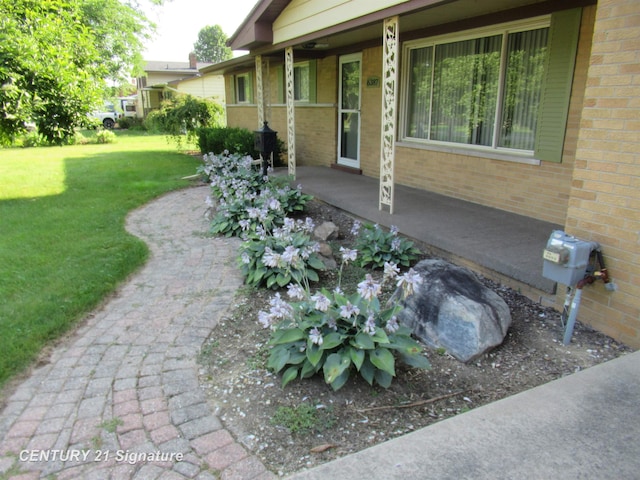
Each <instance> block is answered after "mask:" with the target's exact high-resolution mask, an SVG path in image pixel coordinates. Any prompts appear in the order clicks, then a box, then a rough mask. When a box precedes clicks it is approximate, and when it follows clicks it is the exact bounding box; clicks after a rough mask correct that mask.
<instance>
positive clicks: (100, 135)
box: [96, 130, 116, 143]
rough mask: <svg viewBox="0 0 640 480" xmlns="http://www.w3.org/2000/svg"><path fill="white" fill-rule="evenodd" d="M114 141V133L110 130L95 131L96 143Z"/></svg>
mask: <svg viewBox="0 0 640 480" xmlns="http://www.w3.org/2000/svg"><path fill="white" fill-rule="evenodd" d="M115 141H116V134H115V133H113V132H112V131H110V130H98V132H97V133H96V142H97V143H114V142H115Z"/></svg>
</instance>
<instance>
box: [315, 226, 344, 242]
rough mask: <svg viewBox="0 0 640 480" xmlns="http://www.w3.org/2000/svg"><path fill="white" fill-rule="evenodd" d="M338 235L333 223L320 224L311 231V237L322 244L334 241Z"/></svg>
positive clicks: (338, 232) (336, 227)
mask: <svg viewBox="0 0 640 480" xmlns="http://www.w3.org/2000/svg"><path fill="white" fill-rule="evenodd" d="M339 234H340V229H339V228H338V226H337V225H336V224H335V223H333V222H322V224H321V225H319V226H318V227H316V229H315V230H314V231H313V235H314V236H315V237H316V238H317V239H318V240H320V241H322V242H326V241H327V240H336V239H337V238H338V235H339Z"/></svg>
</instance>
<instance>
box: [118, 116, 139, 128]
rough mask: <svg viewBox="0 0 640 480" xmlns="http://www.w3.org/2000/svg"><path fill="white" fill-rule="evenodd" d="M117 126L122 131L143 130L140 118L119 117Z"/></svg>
mask: <svg viewBox="0 0 640 480" xmlns="http://www.w3.org/2000/svg"><path fill="white" fill-rule="evenodd" d="M118 126H119V127H120V128H121V129H123V130H128V129H136V130H144V129H145V127H144V123H143V121H142V119H141V118H137V117H120V118H119V119H118Z"/></svg>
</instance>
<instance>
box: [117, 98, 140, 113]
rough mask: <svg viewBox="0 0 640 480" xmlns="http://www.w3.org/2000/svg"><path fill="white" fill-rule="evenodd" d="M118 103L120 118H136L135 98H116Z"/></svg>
mask: <svg viewBox="0 0 640 480" xmlns="http://www.w3.org/2000/svg"><path fill="white" fill-rule="evenodd" d="M118 101H119V102H120V110H122V113H121V114H120V116H121V117H131V118H135V117H136V96H135V95H133V96H131V97H118Z"/></svg>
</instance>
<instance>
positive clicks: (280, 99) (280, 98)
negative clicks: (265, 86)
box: [276, 65, 285, 103]
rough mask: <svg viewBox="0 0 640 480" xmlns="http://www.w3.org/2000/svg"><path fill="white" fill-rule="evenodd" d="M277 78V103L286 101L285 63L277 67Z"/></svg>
mask: <svg viewBox="0 0 640 480" xmlns="http://www.w3.org/2000/svg"><path fill="white" fill-rule="evenodd" d="M276 78H277V79H278V80H277V83H278V85H277V87H276V88H277V89H276V91H277V93H278V100H277V103H284V89H285V87H284V65H278V66H277V67H276Z"/></svg>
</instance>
